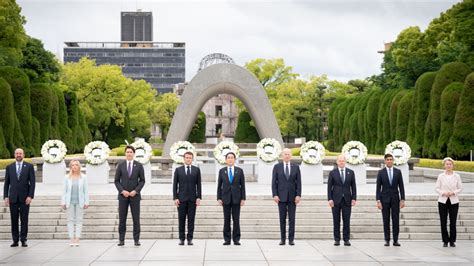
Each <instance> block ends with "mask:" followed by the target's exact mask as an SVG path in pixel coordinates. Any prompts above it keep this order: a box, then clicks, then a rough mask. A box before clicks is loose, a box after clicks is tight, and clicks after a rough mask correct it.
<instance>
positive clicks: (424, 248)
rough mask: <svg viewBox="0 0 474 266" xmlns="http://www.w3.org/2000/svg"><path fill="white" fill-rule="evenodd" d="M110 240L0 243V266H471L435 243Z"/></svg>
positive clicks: (468, 250) (469, 256) (469, 257)
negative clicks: (75, 244)
mask: <svg viewBox="0 0 474 266" xmlns="http://www.w3.org/2000/svg"><path fill="white" fill-rule="evenodd" d="M116 243H117V242H116V241H112V240H104V241H102V240H84V241H82V242H81V245H80V246H79V247H70V246H69V245H68V241H65V240H31V241H29V247H28V248H22V247H16V248H10V247H9V244H10V242H9V241H0V244H1V248H0V265H187V266H193V265H357V266H363V265H473V264H474V252H473V251H474V242H473V241H459V242H458V243H457V247H456V248H451V247H448V248H443V247H442V243H441V241H404V242H401V244H402V246H401V247H393V246H390V247H384V246H383V241H362V240H360V241H352V246H351V247H345V246H339V247H335V246H333V242H332V241H329V240H324V241H323V240H308V241H298V240H296V245H295V246H279V245H278V241H277V240H249V239H243V240H242V245H241V246H234V245H232V246H223V245H222V241H221V240H201V239H196V240H195V241H194V246H178V241H177V240H143V241H141V243H142V246H141V247H135V246H133V242H132V241H131V240H129V241H126V243H125V246H124V247H118V246H117V245H116Z"/></svg>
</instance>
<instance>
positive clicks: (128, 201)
mask: <svg viewBox="0 0 474 266" xmlns="http://www.w3.org/2000/svg"><path fill="white" fill-rule="evenodd" d="M136 197H137V196H136ZM128 206H130V210H131V211H132V220H133V240H135V241H138V240H140V199H132V198H124V199H123V198H122V199H119V240H120V241H124V240H125V232H126V231H127V215H128Z"/></svg>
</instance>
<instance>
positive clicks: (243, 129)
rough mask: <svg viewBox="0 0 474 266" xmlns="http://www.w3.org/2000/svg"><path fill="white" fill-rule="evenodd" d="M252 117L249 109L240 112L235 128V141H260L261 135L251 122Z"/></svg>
mask: <svg viewBox="0 0 474 266" xmlns="http://www.w3.org/2000/svg"><path fill="white" fill-rule="evenodd" d="M251 121H252V118H251V117H250V114H249V113H248V112H247V111H242V112H240V114H239V119H238V122H237V128H236V129H235V136H234V141H235V142H239V143H258V142H259V141H260V137H259V135H258V132H257V129H255V127H254V126H252V124H251Z"/></svg>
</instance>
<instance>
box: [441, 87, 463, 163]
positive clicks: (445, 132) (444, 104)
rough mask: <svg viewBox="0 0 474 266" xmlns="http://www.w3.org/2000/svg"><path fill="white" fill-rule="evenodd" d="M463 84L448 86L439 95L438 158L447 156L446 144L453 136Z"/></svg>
mask: <svg viewBox="0 0 474 266" xmlns="http://www.w3.org/2000/svg"><path fill="white" fill-rule="evenodd" d="M463 87H464V84H463V83H462V82H453V83H451V84H449V85H448V86H447V87H446V88H445V89H444V90H443V93H442V94H441V104H440V115H441V132H440V133H439V138H438V146H439V151H440V153H438V154H436V156H437V157H438V158H443V157H446V156H447V153H448V143H449V140H450V139H451V136H452V134H453V123H454V117H455V116H456V110H457V107H458V104H459V97H460V96H461V93H462V90H463Z"/></svg>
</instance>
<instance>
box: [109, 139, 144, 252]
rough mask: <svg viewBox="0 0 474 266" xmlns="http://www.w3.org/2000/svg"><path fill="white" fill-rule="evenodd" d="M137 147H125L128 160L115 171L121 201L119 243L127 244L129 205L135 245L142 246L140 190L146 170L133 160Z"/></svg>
mask: <svg viewBox="0 0 474 266" xmlns="http://www.w3.org/2000/svg"><path fill="white" fill-rule="evenodd" d="M134 155H135V148H134V147H133V146H127V147H125V158H126V160H125V161H123V162H121V163H119V164H118V165H117V170H116V172H115V187H116V188H117V190H118V192H119V195H118V202H119V243H118V246H123V245H124V244H125V232H126V230H127V224H126V222H127V214H128V206H130V210H131V211H132V219H133V240H134V241H135V246H140V200H141V195H140V191H141V190H142V188H143V186H144V185H145V171H144V170H143V165H142V164H141V163H139V162H138V161H135V160H133V156H134Z"/></svg>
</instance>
